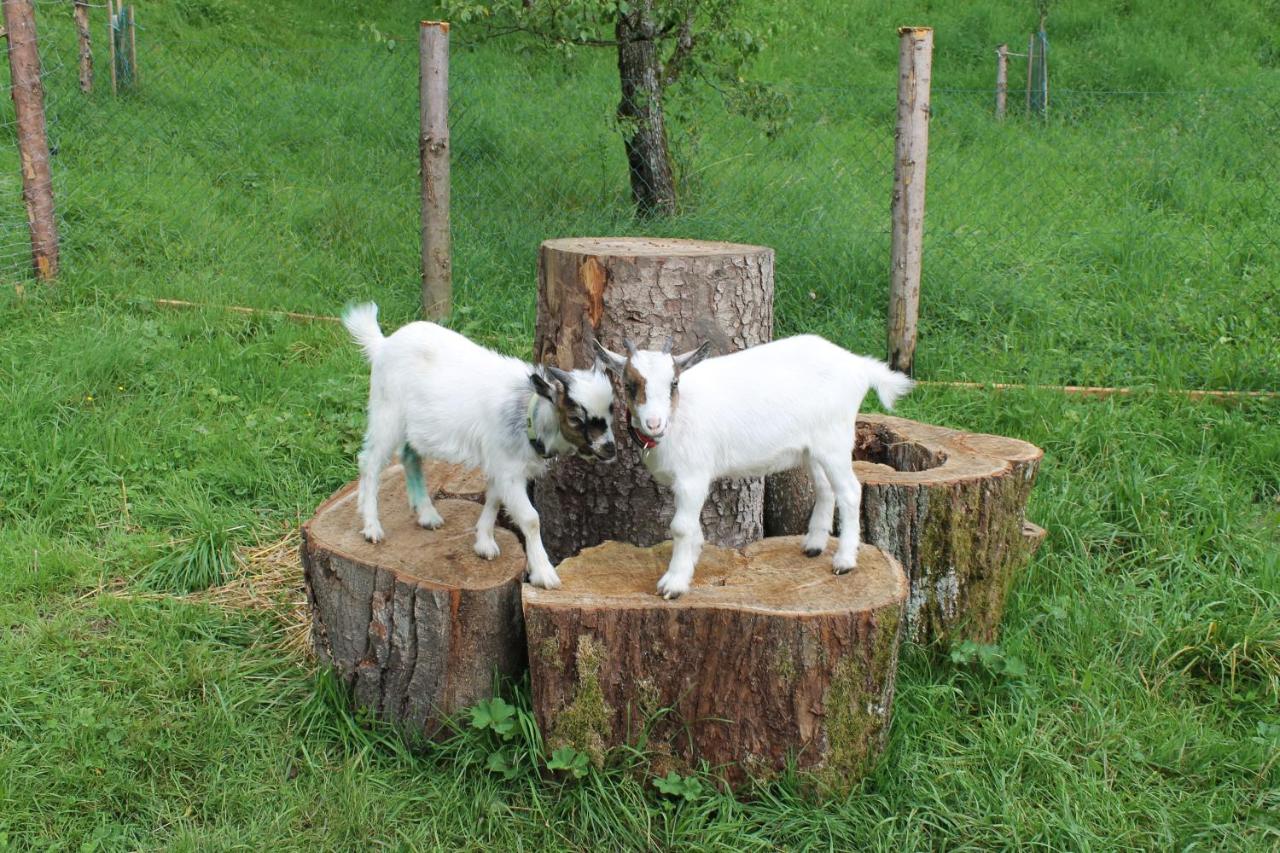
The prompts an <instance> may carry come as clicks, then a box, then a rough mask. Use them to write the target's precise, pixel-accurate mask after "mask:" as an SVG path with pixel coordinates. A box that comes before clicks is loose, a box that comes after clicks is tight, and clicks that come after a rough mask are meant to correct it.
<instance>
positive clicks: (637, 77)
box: [615, 0, 676, 216]
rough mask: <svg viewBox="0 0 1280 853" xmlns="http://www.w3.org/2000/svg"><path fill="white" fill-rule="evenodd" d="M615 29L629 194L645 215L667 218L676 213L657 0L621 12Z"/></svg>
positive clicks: (640, 3) (620, 113) (619, 111)
mask: <svg viewBox="0 0 1280 853" xmlns="http://www.w3.org/2000/svg"><path fill="white" fill-rule="evenodd" d="M615 30H616V34H617V39H618V77H619V80H620V82H621V84H622V101H621V102H620V103H619V104H618V121H619V124H621V126H622V128H623V134H624V136H625V142H626V149H627V164H628V167H629V169H630V174H631V195H632V197H633V198H634V199H635V202H636V207H637V208H638V209H639V211H640V213H641V214H642V215H645V216H652V215H663V216H669V215H671V214H673V213H675V212H676V183H675V176H674V173H673V172H672V168H671V153H670V150H669V148H668V145H667V127H666V118H665V115H664V113H663V107H662V63H661V61H660V60H659V58H658V41H657V38H656V34H657V25H656V24H655V22H654V19H653V0H638V2H635V3H633V4H632V6H631V11H630V12H629V13H627V14H619V15H618V21H617V25H616V27H615Z"/></svg>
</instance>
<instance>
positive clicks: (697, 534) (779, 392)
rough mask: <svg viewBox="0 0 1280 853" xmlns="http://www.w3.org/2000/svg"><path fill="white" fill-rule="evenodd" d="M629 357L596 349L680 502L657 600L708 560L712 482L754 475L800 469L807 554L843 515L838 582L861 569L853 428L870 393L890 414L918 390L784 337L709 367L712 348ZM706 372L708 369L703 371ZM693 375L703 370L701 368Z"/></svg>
mask: <svg viewBox="0 0 1280 853" xmlns="http://www.w3.org/2000/svg"><path fill="white" fill-rule="evenodd" d="M626 345H627V353H628V354H627V355H626V356H622V355H619V354H617V353H614V352H610V351H609V350H607V349H605V348H604V347H603V346H601V345H600V344H599V343H597V344H596V347H597V350H598V352H599V354H600V357H601V358H602V359H603V360H604V362H605V365H606V366H607V367H608V368H609V369H610V370H611V371H613V372H614V373H617V374H619V375H620V376H621V378H622V385H623V390H624V393H625V396H626V401H627V408H628V411H629V413H630V424H629V427H630V430H631V435H632V438H634V439H635V440H636V441H637V442H638V443H639V444H640V445H641V446H642V447H643V448H644V452H643V459H644V464H645V467H646V468H648V469H649V472H650V473H651V474H653V477H654V479H655V480H657V481H658V482H659V483H661V484H663V485H666V486H670V487H671V488H672V490H673V491H674V493H675V503H676V510H675V516H674V517H673V518H672V520H671V538H672V539H673V540H674V543H673V551H672V554H671V563H670V565H669V566H668V568H667V573H666V574H665V575H663V576H662V579H661V580H659V581H658V592H659V593H660V594H661V595H663V596H664V597H665V598H677V597H678V596H680V595H682V594H683V593H685V592H688V591H689V584H690V582H691V581H692V580H693V569H694V566H695V565H696V564H697V562H698V555H699V553H700V552H701V550H702V543H703V536H702V526H701V522H700V514H701V511H702V505H703V503H704V502H705V501H706V499H707V492H708V491H709V490H710V488H711V482H712V480H715V479H718V478H721V477H758V476H762V475H765V474H772V473H775V472H778V471H784V470H787V469H789V468H794V467H796V466H799V465H804V466H805V467H806V468H807V469H808V471H809V476H810V477H811V478H812V479H813V485H814V491H815V492H816V494H817V498H816V501H815V503H814V507H813V514H812V515H811V516H810V517H809V530H808V533H807V535H806V536H805V539H804V552H805V554H806V555H808V556H810V557H816V556H818V555H819V554H821V553H822V551H823V549H824V548H825V547H826V544H827V538H828V537H829V536H830V535H831V526H832V521H833V513H834V510H835V507H836V506H837V505H839V507H840V521H841V524H840V538H839V542H838V545H837V547H836V552H835V556H834V559H833V561H832V562H833V565H834V568H835V572H836V574H843V573H845V572H847V571H849V570H850V569H852V568H854V566H855V564H856V563H857V559H858V544H859V543H858V537H859V530H858V523H859V521H858V519H859V515H858V514H859V509H860V504H861V502H862V487H861V485H860V484H859V483H858V479H857V477H855V476H854V474H853V435H854V420H855V419H856V417H857V414H858V409H859V408H860V407H861V405H862V399H863V397H865V396H866V394H867V391H868V390H869V389H871V388H875V389H876V393H877V394H878V395H879V397H880V400H881V402H883V403H884V404H885V406H886V407H889V408H892V407H893V404H894V402H895V401H896V400H897V399H898V398H899V397H901V396H902V395H903V394H905V393H907V391H909V390H910V389H911V386H912V384H913V383H912V381H911V379H909V378H908V377H906V376H905V375H903V374H901V373H898V372H896V371H893V370H890V369H889V367H888V366H887V365H885V364H884V363H883V362H880V361H876V360H875V359H873V358H867V357H865V356H860V355H854V354H853V353H851V352H848V351H846V350H844V349H841V348H840V347H838V346H836V345H835V344H833V343H831V342H830V341H827V340H824V339H823V338H820V337H818V336H817V335H801V336H799V337H794V338H785V339H783V340H780V341H774V342H773V343H769V344H762V345H760V346H756V347H751V348H750V349H746V350H742V351H740V352H735V353H732V354H731V355H725V356H720V357H718V358H713V359H709V360H707V361H705V362H703V359H704V358H706V356H707V351H708V349H709V346H710V345H709V344H708V343H704V344H703V345H702V346H700V347H698V348H697V349H695V350H693V351H691V352H687V353H685V354H683V355H676V356H673V355H671V352H670V350H671V341H670V339H668V341H667V345H666V347H665V348H664V349H663V350H662V351H661V352H657V351H654V350H637V349H636V348H635V346H634V344H632V343H631V342H630V341H627V342H626ZM699 362H703V363H701V364H699ZM695 365H696V367H695Z"/></svg>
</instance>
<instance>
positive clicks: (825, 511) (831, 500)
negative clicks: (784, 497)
mask: <svg viewBox="0 0 1280 853" xmlns="http://www.w3.org/2000/svg"><path fill="white" fill-rule="evenodd" d="M805 463H806V465H807V467H808V469H809V479H810V480H811V481H813V492H814V500H813V512H812V513H810V515H809V530H808V532H807V533H806V534H805V537H804V555H805V556H806V557H817V556H818V555H819V554H821V553H822V551H823V549H825V548H826V547H827V539H828V538H829V537H830V536H831V522H832V517H833V515H834V514H835V511H836V493H835V491H834V490H833V489H832V488H831V481H830V480H828V479H827V475H826V472H824V471H823V470H822V466H821V465H819V464H818V462H817V460H816V459H814V458H813V454H812V453H806V454H805Z"/></svg>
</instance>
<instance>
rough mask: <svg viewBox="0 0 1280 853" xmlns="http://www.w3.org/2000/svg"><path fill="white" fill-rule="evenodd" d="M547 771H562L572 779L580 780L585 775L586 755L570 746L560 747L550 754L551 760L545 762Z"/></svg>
mask: <svg viewBox="0 0 1280 853" xmlns="http://www.w3.org/2000/svg"><path fill="white" fill-rule="evenodd" d="M547 769H548V770H562V771H564V772H565V773H566V774H568V775H569V776H572V777H573V778H574V779H581V778H582V777H583V776H586V775H587V756H586V753H582V752H578V751H577V750H576V749H574V748H573V747H571V746H562V747H560V748H559V749H557V750H556V751H555V752H553V753H551V760H550V761H548V762H547Z"/></svg>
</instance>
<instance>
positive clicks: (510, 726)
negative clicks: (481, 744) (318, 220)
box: [471, 697, 516, 741]
mask: <svg viewBox="0 0 1280 853" xmlns="http://www.w3.org/2000/svg"><path fill="white" fill-rule="evenodd" d="M471 727H472V728H475V729H480V730H482V731H483V730H486V729H487V730H489V731H492V732H493V733H494V734H496V735H498V737H500V738H502V739H503V740H504V741H506V740H510V739H511V737H512V735H514V734H515V731H516V709H515V708H514V707H513V706H511V705H508V704H507V703H506V702H504V701H502V700H501V699H499V698H497V697H494V698H493V699H489V700H488V701H485V702H481V703H479V704H478V705H476V706H475V707H474V708H472V709H471Z"/></svg>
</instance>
